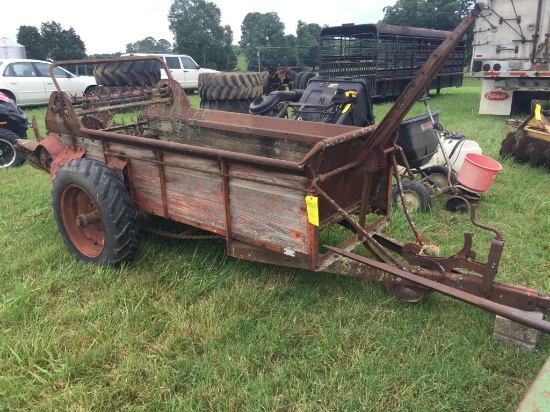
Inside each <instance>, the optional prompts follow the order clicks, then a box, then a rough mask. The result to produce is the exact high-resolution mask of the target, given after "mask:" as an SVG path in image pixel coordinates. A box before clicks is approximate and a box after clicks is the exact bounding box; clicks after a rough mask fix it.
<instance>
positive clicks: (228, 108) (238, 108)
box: [200, 99, 254, 114]
mask: <svg viewBox="0 0 550 412" xmlns="http://www.w3.org/2000/svg"><path fill="white" fill-rule="evenodd" d="M253 101H254V99H241V100H207V99H201V102H200V108H201V109H210V110H221V111H223V112H233V113H246V114H248V113H249V111H248V108H249V107H250V104H251V103H252V102H253Z"/></svg>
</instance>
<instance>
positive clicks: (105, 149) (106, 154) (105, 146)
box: [101, 139, 111, 164]
mask: <svg viewBox="0 0 550 412" xmlns="http://www.w3.org/2000/svg"><path fill="white" fill-rule="evenodd" d="M101 147H102V148H103V159H105V161H104V163H105V164H109V162H110V161H111V153H110V150H109V143H108V142H106V141H105V139H101Z"/></svg>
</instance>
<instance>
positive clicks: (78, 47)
mask: <svg viewBox="0 0 550 412" xmlns="http://www.w3.org/2000/svg"><path fill="white" fill-rule="evenodd" d="M40 36H41V37H42V46H43V48H44V50H45V51H46V53H45V58H46V59H47V60H52V61H59V60H76V59H84V58H85V57H86V47H85V46H84V42H83V41H82V39H81V38H80V36H79V35H78V34H76V32H75V31H74V29H73V28H72V27H70V28H69V29H68V30H64V29H63V28H62V27H61V25H60V24H59V23H56V22H55V21H50V22H46V23H42V25H41V26H40Z"/></svg>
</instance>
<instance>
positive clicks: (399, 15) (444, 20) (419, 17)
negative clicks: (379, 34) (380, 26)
mask: <svg viewBox="0 0 550 412" xmlns="http://www.w3.org/2000/svg"><path fill="white" fill-rule="evenodd" d="M473 4H474V1H473V0H397V1H396V3H395V5H393V6H386V7H384V9H383V11H384V18H383V19H382V20H381V23H385V24H393V25H396V26H411V27H424V28H427V29H437V30H453V29H454V28H455V27H456V26H458V24H459V23H460V22H461V21H462V19H463V18H464V17H465V16H466V15H467V14H468V11H469V9H470V8H471V7H472V5H473Z"/></svg>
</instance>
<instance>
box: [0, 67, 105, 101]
mask: <svg viewBox="0 0 550 412" xmlns="http://www.w3.org/2000/svg"><path fill="white" fill-rule="evenodd" d="M81 63H82V62H81ZM50 66H51V63H49V62H46V61H41V60H29V59H1V60H0V92H2V93H4V94H5V95H6V96H8V97H9V98H10V99H12V100H13V101H14V102H15V103H16V104H17V105H18V106H20V107H24V106H37V105H44V104H47V103H48V101H49V100H50V94H51V93H52V92H53V91H55V90H57V89H56V86H55V84H54V81H53V79H52V77H50ZM53 74H54V77H55V80H56V81H57V82H58V83H59V87H60V88H61V90H62V91H64V92H66V93H69V94H70V95H73V96H75V97H82V96H84V95H85V94H90V93H93V91H94V89H95V86H96V81H95V78H94V77H92V76H76V75H74V74H72V73H71V72H69V71H68V70H65V69H63V68H62V67H59V66H56V67H55V68H54V72H53Z"/></svg>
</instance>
